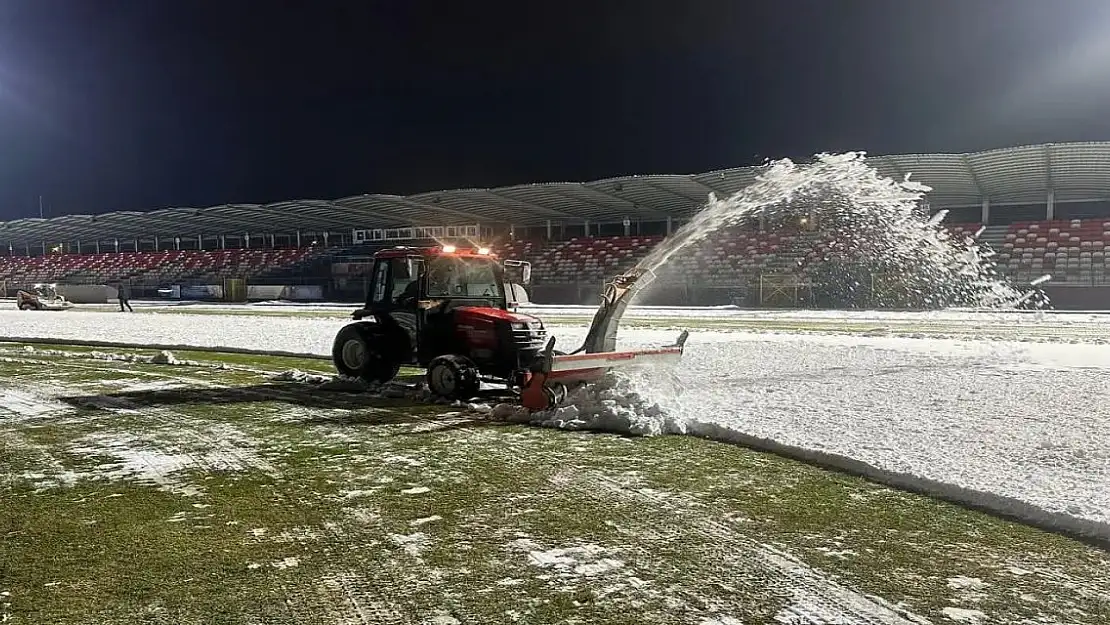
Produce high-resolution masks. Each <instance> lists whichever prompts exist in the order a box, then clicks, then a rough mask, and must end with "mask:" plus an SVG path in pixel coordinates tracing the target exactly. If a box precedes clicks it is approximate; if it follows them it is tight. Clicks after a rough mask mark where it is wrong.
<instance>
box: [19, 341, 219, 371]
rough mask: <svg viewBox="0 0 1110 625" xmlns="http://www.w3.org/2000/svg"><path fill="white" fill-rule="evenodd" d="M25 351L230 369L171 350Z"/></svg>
mask: <svg viewBox="0 0 1110 625" xmlns="http://www.w3.org/2000/svg"><path fill="white" fill-rule="evenodd" d="M22 351H23V353H25V354H29V355H32V354H33V355H37V356H61V357H65V358H85V359H89V360H105V361H109V362H127V363H135V364H147V365H172V366H179V367H206V368H212V369H228V368H230V367H229V366H228V365H227V364H225V363H211V362H200V361H197V360H182V359H180V358H178V357H177V356H176V355H175V354H174V353H173V352H171V351H169V350H165V349H164V350H161V351H159V352H158V353H157V354H154V355H153V356H145V355H142V354H117V353H113V352H101V351H88V352H79V351H72V350H63V349H43V348H37V347H35V346H33V345H25V346H24V347H23V349H22Z"/></svg>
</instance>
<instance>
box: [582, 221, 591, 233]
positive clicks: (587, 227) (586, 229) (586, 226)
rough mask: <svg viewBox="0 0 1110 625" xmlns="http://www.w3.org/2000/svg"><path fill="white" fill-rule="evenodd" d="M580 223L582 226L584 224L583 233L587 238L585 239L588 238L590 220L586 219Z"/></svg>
mask: <svg viewBox="0 0 1110 625" xmlns="http://www.w3.org/2000/svg"><path fill="white" fill-rule="evenodd" d="M582 223H583V224H584V226H585V227H584V228H583V232H585V233H586V236H587V237H588V236H590V220H589V219H587V220H585V221H584V222H582Z"/></svg>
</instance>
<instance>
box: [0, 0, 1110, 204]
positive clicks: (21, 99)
mask: <svg viewBox="0 0 1110 625" xmlns="http://www.w3.org/2000/svg"><path fill="white" fill-rule="evenodd" d="M94 4H95V6H94ZM258 6H259V3H255V2H247V1H245V0H235V1H231V2H223V3H220V4H219V5H216V4H215V3H199V2H198V3H190V4H188V5H169V4H166V3H146V2H142V1H141V0H131V1H128V0H102V1H101V2H97V3H80V2H67V1H64V0H31V1H26V0H25V1H13V2H8V3H6V4H5V5H4V6H3V7H0V140H2V141H3V145H4V146H5V147H6V148H7V149H6V150H5V153H6V158H4V159H3V160H2V161H0V220H10V219H18V218H22V217H37V216H38V198H39V196H40V195H41V196H43V199H44V204H45V208H46V214H47V216H57V215H60V214H74V213H81V214H96V213H102V212H108V211H117V210H152V209H160V208H168V207H182V206H191V207H204V206H211V205H217V204H225V203H268V202H275V201H282V200H290V199H331V198H337V197H343V196H348V195H356V194H361V193H386V194H409V193H417V192H421V191H433V190H439V189H450V188H460V187H495V186H506V185H514V184H527V183H532V182H554V181H560V182H561V181H589V180H596V179H600V178H609V177H615V176H621V175H630V174H669V173H677V174H684V173H696V172H701V171H707V170H713V169H721V168H729V167H737V166H745V165H755V164H759V163H761V162H763V161H764V160H766V159H768V158H782V157H790V158H795V159H804V158H808V157H809V156H811V155H813V154H815V153H818V152H842V151H848V150H862V151H866V152H867V153H869V154H876V155H878V154H899V153H921V152H968V151H979V150H984V149H992V148H1002V147H1009V146H1013V145H1021V144H1030V143H1044V142H1065V141H1093V140H1106V139H1110V117H1108V116H1106V115H1105V113H1104V111H1106V110H1110V83H1107V82H1106V81H1105V80H1104V79H1102V77H1101V68H1104V67H1106V66H1107V64H1108V63H1110V44H1107V43H1106V41H1107V40H1106V38H1105V37H1104V33H1105V30H1106V28H1105V27H1106V26H1108V25H1110V4H1107V3H1105V2H1101V1H1095V0H1070V1H1062V2H1058V3H1044V2H1039V1H1038V0H1015V1H1014V2H1008V3H998V2H992V1H990V0H926V1H921V2H914V1H910V0H906V1H904V2H899V3H890V2H882V1H878V2H868V1H865V0H845V1H843V2H836V3H831V2H820V1H819V0H813V1H805V0H784V1H783V2H779V3H776V4H775V6H774V7H763V6H756V7H744V6H741V3H735V2H716V1H709V0H705V1H702V2H698V3H696V4H692V5H691V6H685V7H679V8H676V7H675V5H674V3H662V2H658V1H655V0H651V1H647V0H644V1H633V0H629V1H628V2H607V3H605V6H604V7H599V6H596V5H594V4H593V3H584V2H577V3H576V2H564V3H560V4H559V5H551V6H550V7H549V8H544V7H537V6H530V7H524V8H522V7H520V6H517V5H513V4H510V3H504V2H488V3H484V4H483V5H482V6H481V7H477V8H476V7H474V6H473V5H466V6H459V5H456V4H452V3H433V2H411V3H406V4H405V5H404V6H400V7H399V6H395V5H392V4H391V3H386V2H372V1H365V2H353V1H352V2H327V3H308V2H292V3H287V4H286V5H285V7H284V8H282V9H280V10H278V9H276V8H267V9H265V10H259V9H258V8H257V7H258Z"/></svg>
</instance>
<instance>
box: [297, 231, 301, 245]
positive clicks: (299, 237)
mask: <svg viewBox="0 0 1110 625" xmlns="http://www.w3.org/2000/svg"><path fill="white" fill-rule="evenodd" d="M300 246H301V231H300V230H298V231H297V247H300Z"/></svg>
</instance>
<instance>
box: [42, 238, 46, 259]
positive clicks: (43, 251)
mask: <svg viewBox="0 0 1110 625" xmlns="http://www.w3.org/2000/svg"><path fill="white" fill-rule="evenodd" d="M42 255H43V256H46V241H43V242H42Z"/></svg>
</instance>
